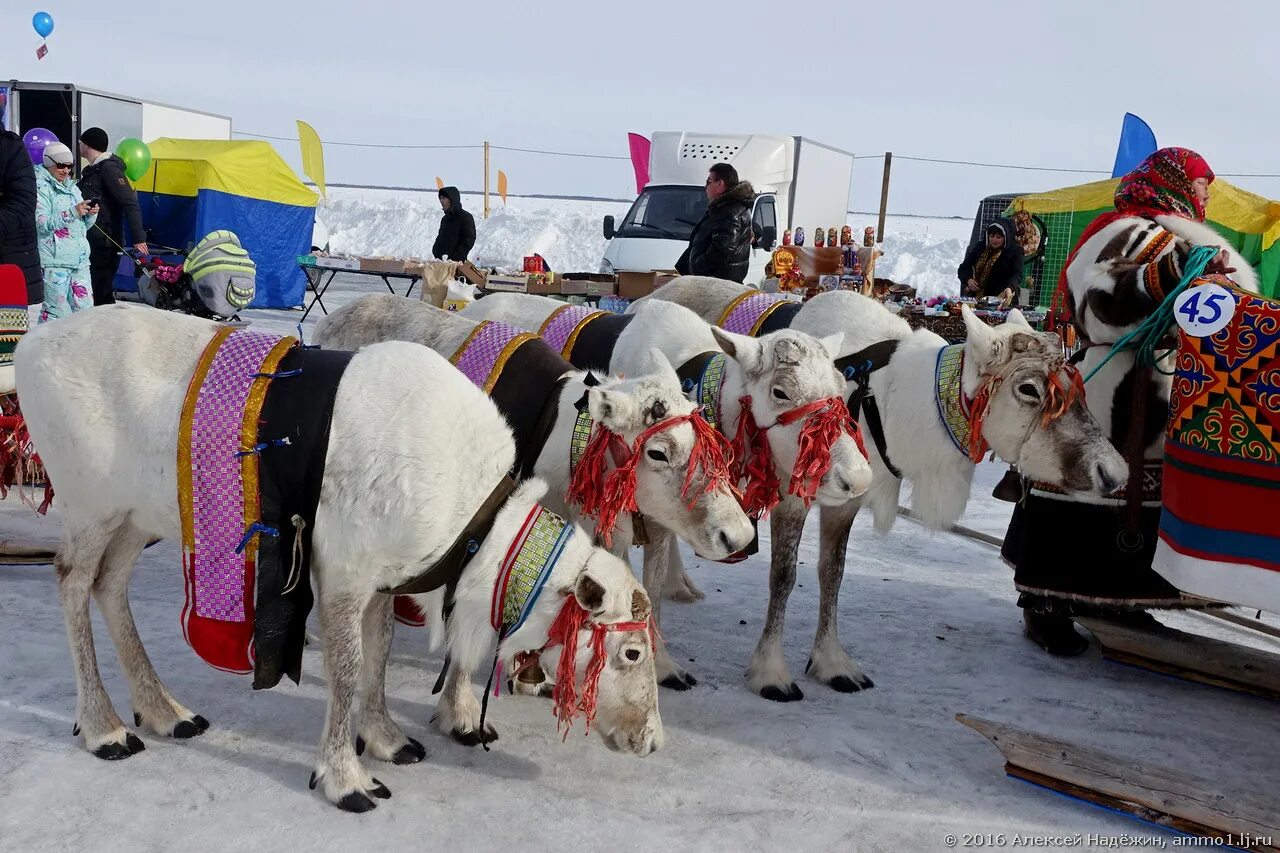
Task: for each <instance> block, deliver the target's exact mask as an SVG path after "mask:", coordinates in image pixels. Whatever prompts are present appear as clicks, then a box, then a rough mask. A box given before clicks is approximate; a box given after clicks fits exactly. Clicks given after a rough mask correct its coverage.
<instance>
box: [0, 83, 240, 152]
mask: <svg viewBox="0 0 1280 853" xmlns="http://www.w3.org/2000/svg"><path fill="white" fill-rule="evenodd" d="M0 96H2V97H3V100H4V106H3V110H2V112H3V113H4V122H3V125H4V127H5V128H6V129H8V130H12V131H15V132H16V133H17V134H18V135H19V136H21V135H22V134H24V133H26V132H27V131H28V130H31V129H32V128H35V127H43V128H44V129H46V130H49V131H52V132H53V133H54V134H55V135H56V136H57V137H58V138H59V139H61V140H62V141H63V142H65V143H66V144H67V145H69V146H70V147H71V150H72V151H74V150H75V147H76V146H75V140H77V139H79V138H80V134H81V133H83V132H84V131H85V130H87V129H89V128H91V127H100V128H102V129H103V130H105V131H106V132H107V136H108V137H109V138H110V140H111V145H112V146H113V147H114V146H115V144H116V143H117V142H119V141H120V140H121V139H127V138H129V137H133V138H135V139H141V140H142V141H143V142H152V141H154V140H156V139H159V138H160V137H162V136H169V137H175V138H178V139H230V138H231V119H230V118H228V117H226V116H220V115H215V114H213V113H207V112H203V111H201V110H191V109H186V108H184V107H174V106H169V105H167V104H160V103H156V102H155V101H148V100H144V99H142V98H133V97H129V96H127V95H116V94H112V93H111V92H100V91H98V90H96V89H86V88H84V87H82V86H76V85H75V84H73V83H32V82H27V81H22V80H0ZM78 159H79V158H77V161H78ZM76 173H77V175H78V174H79V163H78V162H77V169H76Z"/></svg>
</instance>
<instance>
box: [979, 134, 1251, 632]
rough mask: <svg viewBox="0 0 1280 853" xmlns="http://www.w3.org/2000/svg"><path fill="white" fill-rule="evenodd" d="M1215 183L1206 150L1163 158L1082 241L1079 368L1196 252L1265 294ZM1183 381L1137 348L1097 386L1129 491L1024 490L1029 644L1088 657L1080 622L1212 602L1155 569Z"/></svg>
mask: <svg viewBox="0 0 1280 853" xmlns="http://www.w3.org/2000/svg"><path fill="white" fill-rule="evenodd" d="M1213 179H1214V175H1213V170H1212V169H1210V168H1209V164H1208V163H1207V162H1205V160H1204V158H1203V157H1201V156H1200V155H1199V154H1197V153H1195V152H1194V151H1190V150H1188V149H1185V148H1163V149H1161V150H1159V151H1156V152H1155V153H1154V154H1152V155H1151V156H1149V157H1148V158H1147V159H1146V160H1144V161H1143V162H1142V163H1141V164H1140V165H1139V166H1138V167H1137V168H1136V169H1135V170H1134V171H1132V172H1130V173H1129V174H1128V175H1126V176H1125V177H1124V178H1123V179H1121V181H1120V185H1119V187H1118V188H1117V189H1116V194H1115V207H1116V210H1115V212H1114V213H1107V214H1104V215H1103V216H1101V217H1099V218H1098V219H1097V220H1095V221H1094V222H1093V223H1091V224H1090V226H1089V227H1088V228H1087V229H1086V230H1085V232H1084V234H1082V235H1081V237H1080V239H1079V241H1077V243H1076V246H1075V248H1074V249H1073V250H1072V252H1071V255H1070V256H1068V258H1067V263H1066V266H1065V268H1064V269H1063V275H1062V280H1061V282H1060V283H1059V291H1058V294H1057V297H1063V298H1065V303H1066V308H1067V311H1068V312H1069V314H1068V316H1069V317H1070V320H1071V322H1072V323H1073V324H1074V326H1075V328H1076V330H1077V331H1078V332H1079V334H1080V335H1081V337H1082V338H1083V342H1084V346H1083V347H1082V349H1081V350H1080V352H1079V353H1078V354H1077V355H1076V356H1075V357H1074V360H1075V361H1077V362H1078V364H1079V367H1080V370H1081V372H1082V373H1083V374H1084V375H1086V376H1087V375H1089V372H1090V371H1091V370H1093V369H1094V367H1096V366H1097V365H1099V364H1101V363H1102V361H1103V360H1104V359H1105V358H1106V357H1107V355H1108V353H1110V351H1111V347H1112V345H1113V344H1114V343H1115V342H1116V341H1117V340H1119V338H1120V337H1121V336H1122V335H1124V334H1125V333H1126V332H1128V331H1130V330H1132V329H1134V328H1136V327H1137V326H1138V325H1139V324H1140V323H1141V322H1142V321H1143V320H1145V319H1146V318H1147V317H1148V316H1149V315H1150V314H1151V313H1152V312H1153V311H1154V310H1155V309H1156V307H1157V306H1158V305H1160V303H1161V302H1162V301H1163V299H1164V297H1165V295H1166V294H1167V293H1169V292H1170V291H1172V290H1173V289H1174V288H1175V287H1176V286H1177V285H1178V283H1179V282H1180V281H1181V279H1182V275H1183V269H1184V266H1185V264H1186V261H1187V257H1188V255H1189V254H1190V252H1191V250H1192V249H1193V248H1195V247H1196V246H1217V247H1219V249H1220V251H1219V252H1218V254H1217V256H1216V257H1215V258H1214V260H1213V261H1212V262H1211V264H1210V265H1209V269H1208V272H1210V273H1219V274H1228V275H1230V276H1231V277H1232V279H1233V280H1234V281H1235V283H1236V284H1237V285H1239V286H1240V287H1242V288H1244V289H1246V290H1252V291H1254V292H1256V291H1257V290H1258V276H1257V273H1255V272H1254V270H1253V268H1252V267H1250V265H1249V264H1248V263H1247V262H1246V261H1245V260H1244V258H1243V257H1242V256H1241V255H1240V254H1239V253H1238V252H1236V251H1235V249H1233V248H1231V246H1230V245H1229V244H1228V243H1227V242H1226V240H1225V239H1224V238H1223V237H1222V236H1221V235H1219V234H1218V233H1217V232H1216V231H1214V230H1213V229H1212V228H1211V227H1209V226H1208V225H1206V224H1205V223H1204V219H1205V206H1206V205H1207V204H1208V201H1209V185H1210V184H1211V183H1212V182H1213ZM1055 303H1057V298H1055ZM1171 367H1172V364H1166V365H1165V366H1164V368H1163V369H1164V370H1166V371H1170V370H1171ZM1171 385H1172V377H1171V376H1167V375H1164V374H1162V373H1161V372H1159V371H1155V370H1152V369H1151V368H1150V367H1142V366H1138V365H1136V364H1135V358H1134V352H1133V351H1132V350H1129V351H1126V352H1122V353H1118V354H1117V355H1116V357H1115V358H1113V359H1111V361H1109V362H1108V363H1107V364H1106V366H1105V367H1103V368H1102V369H1101V371H1099V373H1098V374H1097V375H1096V376H1094V377H1093V378H1092V379H1091V380H1090V381H1089V382H1088V383H1087V384H1086V386H1085V391H1086V398H1087V401H1088V405H1089V410H1090V411H1091V412H1092V413H1093V414H1094V416H1095V417H1096V418H1097V419H1098V422H1099V424H1100V425H1101V426H1102V428H1103V430H1104V431H1106V432H1107V433H1108V435H1109V436H1110V438H1111V442H1112V444H1114V445H1115V447H1116V449H1118V450H1119V451H1120V452H1121V453H1124V454H1125V457H1126V459H1127V460H1128V461H1129V464H1130V480H1129V483H1128V484H1127V485H1126V486H1125V488H1123V489H1120V490H1118V491H1117V492H1115V493H1113V494H1112V495H1109V496H1106V497H1103V498H1099V497H1094V496H1086V495H1082V494H1075V493H1068V492H1063V491H1062V490H1060V489H1055V488H1053V487H1051V486H1048V485H1046V484H1043V483H1037V482H1033V481H1024V483H1023V499H1022V500H1021V501H1020V502H1019V503H1018V505H1017V506H1016V508H1015V509H1014V513H1013V518H1012V520H1011V521H1010V525H1009V530H1008V533H1007V534H1006V536H1005V540H1004V547H1003V549H1002V556H1003V557H1004V558H1005V560H1006V562H1008V563H1009V564H1010V565H1011V566H1013V568H1014V583H1015V585H1016V586H1017V589H1018V591H1019V593H1020V597H1019V601H1018V604H1019V606H1020V607H1022V608H1023V619H1024V622H1025V624H1026V630H1027V635H1028V637H1030V638H1031V639H1032V640H1033V641H1034V642H1036V643H1037V644H1038V645H1040V646H1041V647H1043V648H1044V649H1045V650H1046V651H1048V652H1049V653H1050V654H1057V655H1078V654H1080V653H1082V652H1084V651H1085V649H1087V648H1088V642H1087V641H1086V640H1085V638H1084V637H1083V636H1081V635H1080V634H1078V633H1077V632H1076V630H1075V627H1074V624H1073V621H1072V618H1073V617H1074V616H1086V615H1088V616H1102V617H1107V618H1112V619H1122V620H1124V621H1127V622H1129V623H1130V624H1135V625H1137V626H1142V627H1153V626H1152V625H1151V623H1152V622H1153V621H1154V620H1153V619H1152V617H1151V616H1150V614H1148V613H1146V612H1145V611H1146V610H1147V609H1149V608H1172V607H1189V606H1197V605H1199V604H1201V603H1202V602H1200V601H1199V600H1198V599H1189V598H1188V597H1186V596H1183V595H1182V594H1181V593H1180V592H1179V590H1177V589H1176V588H1174V587H1173V586H1172V585H1170V584H1169V583H1168V582H1167V581H1166V580H1164V578H1162V577H1161V576H1160V575H1158V574H1157V573H1156V572H1155V571H1153V570H1152V568H1151V560H1152V555H1153V554H1154V551H1155V546H1156V531H1157V527H1158V524H1159V519H1160V490H1161V463H1162V457H1163V443H1164V431H1165V426H1166V423H1167V420H1168V410H1169V391H1170V388H1171ZM1131 491H1132V493H1133V498H1132V499H1130V498H1129V494H1130V492H1131ZM1139 492H1140V494H1139Z"/></svg>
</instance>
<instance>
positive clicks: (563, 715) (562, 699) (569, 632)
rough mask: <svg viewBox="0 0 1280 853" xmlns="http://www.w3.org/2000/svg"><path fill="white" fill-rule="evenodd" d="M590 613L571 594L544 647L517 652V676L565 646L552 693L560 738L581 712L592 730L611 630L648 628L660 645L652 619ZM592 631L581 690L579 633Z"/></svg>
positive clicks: (652, 643) (654, 643) (653, 642)
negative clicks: (600, 618) (595, 617)
mask: <svg viewBox="0 0 1280 853" xmlns="http://www.w3.org/2000/svg"><path fill="white" fill-rule="evenodd" d="M589 617H590V614H588V613H587V611H586V610H584V609H583V608H582V605H581V604H579V603H578V600H577V599H576V598H574V597H573V596H572V595H570V596H569V597H568V598H567V599H566V600H565V603H564V606H563V607H561V608H560V613H559V614H557V615H556V618H555V621H554V622H552V623H551V628H550V630H548V632H547V641H546V643H544V644H543V645H542V648H540V649H538V650H537V651H532V652H522V653H521V654H519V655H517V658H516V660H517V663H516V676H517V677H518V676H519V674H520V672H521V671H522V670H524V669H525V668H527V667H529V666H532V665H533V664H535V663H537V661H538V658H539V657H540V656H541V655H542V653H543V652H545V651H547V650H548V649H551V648H554V647H555V646H563V647H564V648H562V649H561V650H560V665H559V666H558V667H557V668H556V683H555V688H554V689H553V690H552V693H551V702H552V707H551V713H552V715H553V716H554V717H555V718H556V728H557V729H559V730H561V732H562V735H561V740H563V739H565V738H567V737H569V730H570V729H572V728H573V721H574V719H575V718H576V717H577V716H578V714H583V715H584V716H585V717H586V720H587V730H586V732H584V734H589V733H590V732H591V724H592V723H594V722H595V719H596V707H597V705H598V703H599V693H600V674H601V673H603V672H604V667H605V664H606V663H607V662H608V659H609V655H608V652H607V651H606V650H605V647H604V642H605V636H606V635H608V634H609V633H612V632H621V631H647V632H648V633H649V649H650V651H651V652H652V651H654V650H656V649H657V645H658V634H657V628H656V626H655V625H654V624H653V619H652V618H649V619H644V620H641V621H635V622H592V621H591V620H590V618H589ZM584 630H590V631H591V640H590V642H591V661H590V663H588V664H587V671H586V674H585V675H584V676H583V679H582V690H581V692H579V690H578V679H577V669H578V636H579V632H580V631H584Z"/></svg>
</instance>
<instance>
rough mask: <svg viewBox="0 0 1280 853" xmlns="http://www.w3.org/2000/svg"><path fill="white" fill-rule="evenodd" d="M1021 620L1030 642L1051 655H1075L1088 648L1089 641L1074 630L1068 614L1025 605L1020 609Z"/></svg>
mask: <svg viewBox="0 0 1280 853" xmlns="http://www.w3.org/2000/svg"><path fill="white" fill-rule="evenodd" d="M1022 621H1023V623H1024V624H1025V625H1026V628H1027V637H1029V638H1030V639H1031V642H1033V643H1035V644H1036V645H1037V646H1039V647H1040V648H1042V649H1044V650H1045V651H1046V652H1048V653H1049V654H1051V655H1057V656H1059V657H1064V658H1070V657H1076V656H1077V655H1082V654H1084V653H1085V651H1086V650H1087V649H1088V648H1089V641H1088V640H1086V639H1085V638H1084V637H1082V636H1080V634H1078V633H1077V632H1076V627H1075V623H1074V622H1072V621H1071V617H1070V616H1067V615H1065V614H1062V613H1050V612H1046V611H1044V610H1037V609H1033V608H1030V607H1027V608H1024V609H1023V611H1022Z"/></svg>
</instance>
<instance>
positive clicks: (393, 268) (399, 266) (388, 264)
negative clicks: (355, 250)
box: [360, 258, 405, 275]
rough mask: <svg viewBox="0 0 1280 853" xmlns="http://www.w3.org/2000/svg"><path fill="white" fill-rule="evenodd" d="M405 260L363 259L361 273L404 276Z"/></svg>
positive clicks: (361, 260)
mask: <svg viewBox="0 0 1280 853" xmlns="http://www.w3.org/2000/svg"><path fill="white" fill-rule="evenodd" d="M404 263H405V262H404V258H361V259H360V271H361V272H379V273H397V274H400V275H403V274H404V269H405V266H404Z"/></svg>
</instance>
